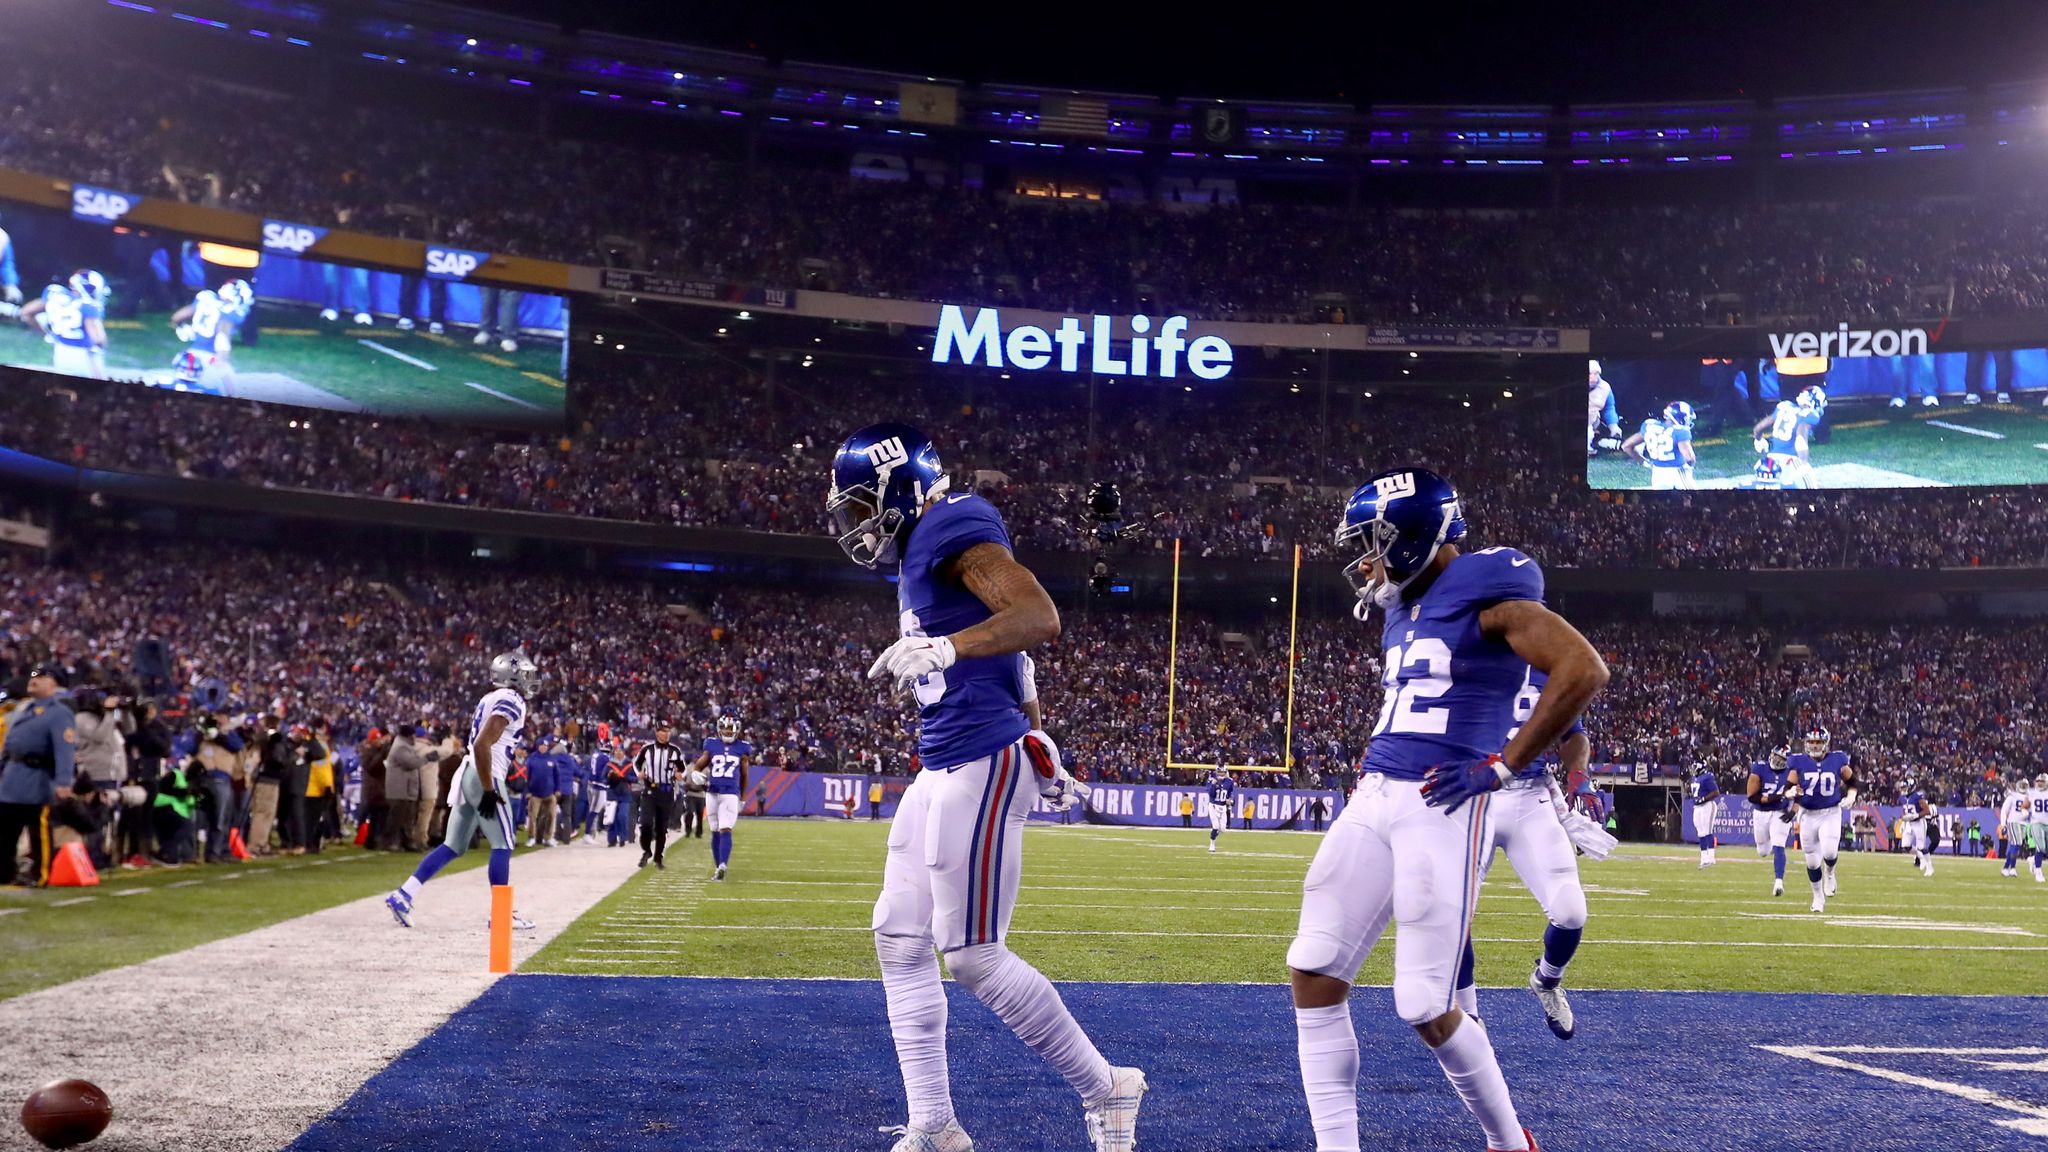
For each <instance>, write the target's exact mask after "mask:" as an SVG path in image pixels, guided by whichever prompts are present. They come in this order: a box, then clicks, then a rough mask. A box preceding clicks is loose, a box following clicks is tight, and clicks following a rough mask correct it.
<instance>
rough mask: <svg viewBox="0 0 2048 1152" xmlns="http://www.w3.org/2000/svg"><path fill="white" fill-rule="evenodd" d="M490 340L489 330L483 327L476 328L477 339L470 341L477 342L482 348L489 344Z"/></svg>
mask: <svg viewBox="0 0 2048 1152" xmlns="http://www.w3.org/2000/svg"><path fill="white" fill-rule="evenodd" d="M490 342H491V334H490V333H489V332H486V331H485V330H483V329H482V328H479V329H477V330H476V339H474V340H471V341H470V343H472V344H475V345H476V346H478V347H479V348H481V347H482V346H484V345H485V344H489V343H490Z"/></svg>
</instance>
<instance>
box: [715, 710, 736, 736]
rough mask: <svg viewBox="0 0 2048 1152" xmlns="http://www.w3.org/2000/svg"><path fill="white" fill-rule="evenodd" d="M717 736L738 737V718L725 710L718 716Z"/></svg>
mask: <svg viewBox="0 0 2048 1152" xmlns="http://www.w3.org/2000/svg"><path fill="white" fill-rule="evenodd" d="M718 738H719V739H720V740H737V739H739V738H740V718H739V717H737V716H735V715H733V714H732V713H730V712H727V713H726V714H725V715H723V716H720V717H719V718H718Z"/></svg>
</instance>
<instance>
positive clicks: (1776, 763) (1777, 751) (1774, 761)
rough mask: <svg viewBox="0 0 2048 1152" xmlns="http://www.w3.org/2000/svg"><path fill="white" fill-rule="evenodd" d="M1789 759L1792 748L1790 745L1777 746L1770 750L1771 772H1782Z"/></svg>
mask: <svg viewBox="0 0 2048 1152" xmlns="http://www.w3.org/2000/svg"><path fill="white" fill-rule="evenodd" d="M1791 759H1792V746H1791V745H1790V744H1780V745H1778V746H1777V747H1776V748H1773V749H1771V770H1772V771H1773V772H1783V771H1784V770H1785V764H1786V762H1787V761H1789V760H1791Z"/></svg>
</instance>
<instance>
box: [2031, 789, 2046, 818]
mask: <svg viewBox="0 0 2048 1152" xmlns="http://www.w3.org/2000/svg"><path fill="white" fill-rule="evenodd" d="M2027 807H2029V808H2031V809H2032V810H2033V811H2032V812H2031V814H2030V815H2028V817H2027V819H2028V820H2030V821H2032V822H2033V823H2035V824H2048V792H2043V791H2041V790H2040V789H2039V788H2029V789H2027Z"/></svg>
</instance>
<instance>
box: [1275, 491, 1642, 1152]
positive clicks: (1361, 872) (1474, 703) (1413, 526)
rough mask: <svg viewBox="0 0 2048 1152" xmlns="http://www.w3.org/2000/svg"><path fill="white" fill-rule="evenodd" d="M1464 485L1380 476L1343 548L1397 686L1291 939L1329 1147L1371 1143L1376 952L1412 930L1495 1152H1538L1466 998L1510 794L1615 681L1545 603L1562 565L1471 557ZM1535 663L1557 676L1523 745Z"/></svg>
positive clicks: (1423, 1014)
mask: <svg viewBox="0 0 2048 1152" xmlns="http://www.w3.org/2000/svg"><path fill="white" fill-rule="evenodd" d="M1464 535H1465V519H1464V515H1463V513H1462V511H1461V509H1460V505H1459V501H1458V494H1457V492H1456V491H1455V490H1454V489H1453V488H1452V487H1451V485H1450V483H1449V482H1448V481H1446V480H1444V479H1443V478H1442V477H1440V476H1438V475H1436V474H1435V473H1432V472H1427V471H1424V470H1422V469H1420V468H1401V469H1395V470H1393V471H1389V472H1383V473H1380V474H1379V475H1377V476H1374V477H1373V478H1371V479H1370V480H1367V481H1366V482H1365V483H1364V484H1363V485H1361V486H1359V488H1358V490H1357V491H1356V492H1353V493H1352V494H1351V499H1350V501H1349V502H1348V503H1347V504H1346V505H1345V509H1344V519H1343V521H1342V522H1341V524H1340V526H1339V528H1338V530H1337V542H1338V544H1340V545H1344V544H1352V545H1355V546H1359V547H1362V548H1363V552H1362V554H1361V555H1360V556H1359V557H1358V559H1357V560H1355V561H1353V562H1352V563H1351V564H1350V565H1348V566H1346V568H1345V569H1344V573H1345V576H1346V577H1347V578H1348V579H1349V580H1350V581H1351V583H1352V586H1353V587H1354V588H1355V589H1356V590H1357V592H1358V595H1359V602H1358V604H1357V606H1356V608H1355V609H1354V614H1356V615H1357V616H1358V617H1359V618H1360V619H1366V618H1367V615H1368V613H1369V611H1370V609H1371V608H1373V607H1378V608H1379V609H1381V611H1382V612H1383V613H1384V616H1385V622H1384V628H1383V633H1382V647H1383V649H1384V658H1385V665H1384V667H1385V671H1384V673H1383V674H1382V676H1381V685H1382V688H1383V690H1384V692H1385V697H1384V700H1383V703H1382V705H1381V708H1380V716H1379V722H1378V724H1377V725H1376V727H1375V730H1374V733H1373V737H1372V742H1371V745H1370V747H1369V749H1368V751H1367V753H1366V758H1365V763H1364V765H1363V769H1364V771H1363V774H1362V775H1361V776H1360V777H1359V781H1358V786H1357V788H1356V790H1355V791H1354V792H1353V794H1352V799H1351V803H1350V804H1349V805H1347V806H1346V807H1345V809H1344V812H1343V814H1342V815H1340V816H1339V817H1338V818H1337V820H1336V822H1335V823H1334V824H1332V825H1331V828H1330V832H1329V834H1328V835H1327V836H1325V837H1324V839H1323V842H1322V845H1321V846H1320V847H1319V848H1318V849H1317V850H1316V856H1315V861H1314V863H1313V864H1311V865H1310V866H1309V872H1308V877H1307V879H1306V881H1305V882H1304V884H1303V891H1302V902H1301V920H1300V926H1299V928H1298V930H1297V932H1296V934H1295V938H1294V943H1293V944H1292V945H1291V946H1290V947H1289V948H1288V950H1287V966H1288V968H1289V969H1290V972H1291V978H1292V983H1293V992H1294V1019H1295V1034H1296V1039H1297V1042H1298V1044H1299V1050H1298V1051H1299V1058H1300V1063H1301V1081H1302V1089H1303V1091H1304V1093H1305V1095H1306V1096H1307V1098H1308V1108H1309V1117H1310V1120H1311V1121H1312V1123H1313V1125H1314V1127H1315V1132H1316V1147H1317V1148H1318V1149H1319V1150H1320V1152H1336V1150H1343V1152H1352V1150H1355V1149H1357V1148H1358V1146H1359V1129H1358V1069H1359V1052H1358V1036H1357V1033H1356V1032H1355V1030H1354V1029H1353V1027H1352V1022H1351V1010H1350V1006H1349V1005H1348V1004H1347V1003H1346V1000H1347V998H1348V997H1349V995H1350V993H1351V983H1352V981H1353V980H1354V979H1355V978H1356V976H1357V974H1358V969H1359V966H1360V965H1361V964H1363V963H1364V961H1365V958H1366V956H1367V954H1368V953H1370V952H1371V951H1372V947H1373V945H1374V944H1376V943H1377V942H1378V941H1379V937H1380V935H1381V933H1383V932H1384V931H1386V928H1387V924H1388V922H1389V921H1390V920H1391V921H1395V922H1397V923H1398V926H1399V931H1398V932H1396V933H1395V937H1394V1008H1395V1011H1396V1012H1398V1013H1399V1014H1400V1016H1401V1018H1402V1019H1403V1020H1404V1021H1406V1022H1407V1023H1409V1024H1410V1025H1412V1026H1413V1027H1414V1028H1415V1031H1416V1033H1417V1034H1418V1035H1420V1036H1421V1038H1422V1041H1423V1043H1425V1044H1427V1045H1428V1046H1429V1047H1430V1049H1431V1051H1432V1053H1433V1054H1434V1055H1435V1056H1436V1059H1437V1062H1438V1063H1439V1064H1440V1065H1441V1066H1442V1067H1443V1070H1444V1074H1445V1076H1446V1077H1447V1078H1449V1080H1450V1081H1451V1085H1452V1087H1453V1088H1455V1089H1456V1090H1457V1092H1458V1095H1459V1096H1460V1097H1461V1098H1463V1100H1464V1102H1465V1106H1466V1107H1467V1108H1468V1109H1470V1110H1471V1112H1472V1114H1473V1116H1474V1117H1475V1118H1477V1119H1478V1121H1479V1124H1480V1126H1481V1127H1482V1128H1483V1129H1484V1130H1485V1132H1486V1139H1487V1146H1488V1147H1489V1148H1491V1149H1502V1150H1519V1149H1525V1148H1526V1149H1534V1148H1535V1147H1536V1142H1535V1139H1534V1138H1533V1137H1532V1136H1530V1134H1529V1132H1528V1131H1527V1129H1525V1128H1523V1127H1522V1125H1521V1122H1520V1121H1519V1120H1518V1119H1517V1118H1516V1115H1515V1106H1514V1103H1513V1101H1512V1100H1510V1099H1509V1096H1508V1088H1507V1082H1506V1080H1505V1079H1503V1078H1502V1076H1501V1071H1500V1065H1499V1064H1498V1062H1496V1060H1495V1059H1494V1054H1493V1043H1492V1041H1491V1040H1490V1039H1489V1038H1488V1037H1487V1034H1486V1029H1485V1027H1484V1026H1483V1025H1481V1024H1480V1023H1479V1021H1478V1020H1477V1019H1476V1018H1470V1017H1468V1016H1467V1015H1466V1014H1465V1013H1464V1012H1463V1011H1462V1010H1461V1009H1460V1008H1459V1007H1458V1006H1457V1004H1456V1003H1455V1001H1454V994H1455V989H1456V981H1457V973H1458V965H1459V961H1460V959H1461V957H1462V956H1463V955H1464V951H1465V945H1466V943H1467V941H1468V940H1469V938H1470V933H1471V926H1472V913H1473V908H1474V905H1475V904H1476V903H1477V901H1478V897H1479V879H1480V874H1481V869H1482V868H1483V867H1484V865H1485V861H1486V856H1487V855H1488V853H1489V852H1490V851H1491V831H1492V830H1491V827H1490V826H1491V824H1492V812H1491V801H1492V795H1491V794H1492V793H1493V792H1494V791H1495V790H1496V789H1498V788H1500V787H1501V786H1502V785H1504V784H1506V783H1508V782H1509V781H1511V780H1513V779H1514V778H1515V776H1516V775H1517V774H1518V773H1519V772H1521V771H1522V770H1524V769H1526V768H1528V767H1529V765H1530V764H1531V763H1532V762H1533V761H1534V760H1535V759H1536V756H1537V754H1538V753H1540V752H1541V751H1542V750H1543V749H1545V748H1548V747H1550V745H1551V744H1553V743H1555V742H1556V741H1557V740H1558V739H1559V738H1561V737H1562V736H1563V735H1564V734H1565V731H1566V729H1568V728H1570V727H1571V723H1572V720H1573V718H1574V717H1576V716H1578V715H1579V714H1580V713H1581V712H1583V711H1584V710H1585V707H1586V704H1587V702H1588V701H1590V700H1591V699H1592V698H1593V694H1594V693H1595V692H1597V691H1599V689H1600V687H1601V685H1603V684H1605V683H1606V681H1607V668H1606V665H1605V664H1603V663H1602V662H1601V660H1600V656H1599V654H1598V653H1597V652H1595V651H1594V650H1593V647H1592V645H1590V644H1588V643H1587V642H1586V640H1585V637H1583V636H1581V635H1579V633H1578V632H1577V630H1575V629H1574V628H1573V627H1572V626H1571V625H1570V624H1568V623H1566V622H1565V621H1564V620H1563V618H1561V617H1559V616H1558V615H1557V614H1556V613H1554V612H1552V611H1550V610H1549V609H1548V608H1545V607H1544V606H1543V574H1542V571H1541V569H1539V568H1538V567H1537V566H1536V564H1535V563H1534V562H1533V561H1532V560H1530V558H1529V557H1527V556H1524V555H1522V554H1521V553H1519V552H1516V551H1514V550H1513V549H1509V548H1488V549H1484V550H1482V551H1478V552H1472V553H1463V552H1461V551H1460V550H1459V548H1458V541H1460V540H1462V539H1463V538H1464ZM1525 665H1533V666H1535V667H1536V668H1538V669H1540V670H1542V671H1544V672H1547V673H1548V674H1549V676H1550V682H1549V683H1548V684H1547V685H1545V686H1544V689H1543V691H1542V693H1541V694H1540V695H1539V696H1538V698H1537V700H1536V705H1535V707H1534V708H1533V709H1532V710H1531V714H1530V717H1529V719H1528V721H1527V722H1526V723H1524V724H1523V725H1522V726H1521V729H1520V731H1519V732H1517V733H1516V734H1515V737H1514V739H1512V740H1509V741H1508V742H1507V745H1506V747H1505V748H1502V746H1501V739H1502V736H1503V735H1504V734H1505V733H1506V732H1507V731H1508V729H1509V728H1510V727H1512V726H1513V714H1514V704H1515V696H1516V694H1517V693H1518V692H1520V691H1521V688H1522V684H1523V682H1524V675H1525Z"/></svg>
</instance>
